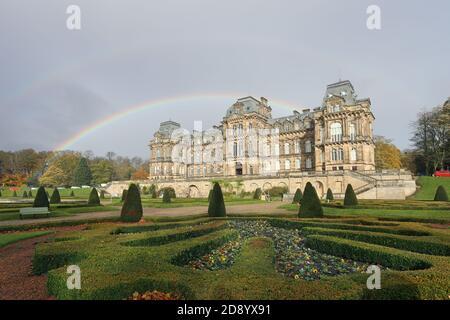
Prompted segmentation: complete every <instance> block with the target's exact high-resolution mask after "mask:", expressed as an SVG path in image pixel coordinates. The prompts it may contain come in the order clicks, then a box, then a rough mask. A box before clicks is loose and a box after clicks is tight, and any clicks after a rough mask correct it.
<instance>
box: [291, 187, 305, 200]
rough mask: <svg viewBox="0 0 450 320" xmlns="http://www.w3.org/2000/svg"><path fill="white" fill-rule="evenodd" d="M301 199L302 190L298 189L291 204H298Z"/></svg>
mask: <svg viewBox="0 0 450 320" xmlns="http://www.w3.org/2000/svg"><path fill="white" fill-rule="evenodd" d="M302 198H303V194H302V190H300V188H297V190H296V191H295V194H294V199H292V203H300V202H301V201H302Z"/></svg>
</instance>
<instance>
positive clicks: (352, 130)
mask: <svg viewBox="0 0 450 320" xmlns="http://www.w3.org/2000/svg"><path fill="white" fill-rule="evenodd" d="M349 130H350V140H352V141H353V140H355V139H356V126H355V124H354V123H351V124H350V129H349Z"/></svg>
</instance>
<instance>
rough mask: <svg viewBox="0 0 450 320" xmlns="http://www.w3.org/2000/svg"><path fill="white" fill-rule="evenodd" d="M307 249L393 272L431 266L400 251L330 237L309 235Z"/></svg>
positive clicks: (306, 242)
mask: <svg viewBox="0 0 450 320" xmlns="http://www.w3.org/2000/svg"><path fill="white" fill-rule="evenodd" d="M305 244H306V246H307V247H309V248H311V249H314V250H317V251H319V252H322V253H327V254H331V255H334V256H338V257H343V258H347V259H352V260H355V261H362V262H368V263H374V264H379V265H382V266H384V267H388V268H392V269H395V270H419V269H427V268H430V267H431V266H432V265H431V264H430V263H429V262H427V261H425V260H421V259H418V258H416V257H414V256H413V255H411V254H408V253H403V252H402V251H399V250H396V249H391V248H386V247H382V246H377V245H372V244H367V243H363V242H356V241H353V240H347V239H341V238H336V237H331V236H323V235H310V236H308V237H307V238H306V241H305Z"/></svg>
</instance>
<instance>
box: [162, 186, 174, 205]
mask: <svg viewBox="0 0 450 320" xmlns="http://www.w3.org/2000/svg"><path fill="white" fill-rule="evenodd" d="M162 201H163V203H170V202H171V201H172V200H170V191H169V190H168V189H167V188H165V189H164V190H163V198H162Z"/></svg>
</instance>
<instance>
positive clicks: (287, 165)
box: [284, 160, 291, 170]
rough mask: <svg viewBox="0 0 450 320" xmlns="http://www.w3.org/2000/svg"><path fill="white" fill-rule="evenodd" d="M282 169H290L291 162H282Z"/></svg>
mask: <svg viewBox="0 0 450 320" xmlns="http://www.w3.org/2000/svg"><path fill="white" fill-rule="evenodd" d="M284 169H285V170H290V169H291V161H289V160H286V161H284Z"/></svg>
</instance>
